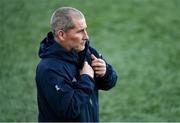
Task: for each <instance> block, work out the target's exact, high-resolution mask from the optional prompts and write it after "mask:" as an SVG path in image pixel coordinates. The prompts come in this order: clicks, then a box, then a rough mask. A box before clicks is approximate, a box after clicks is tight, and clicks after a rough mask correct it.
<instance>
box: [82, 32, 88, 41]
mask: <svg viewBox="0 0 180 123" xmlns="http://www.w3.org/2000/svg"><path fill="white" fill-rule="evenodd" d="M83 39H85V40H87V39H89V36H88V33H87V31H84V37H83Z"/></svg>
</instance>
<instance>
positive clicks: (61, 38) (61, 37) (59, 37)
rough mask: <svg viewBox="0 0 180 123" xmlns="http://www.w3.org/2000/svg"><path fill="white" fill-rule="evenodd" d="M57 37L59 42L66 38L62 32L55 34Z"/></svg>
mask: <svg viewBox="0 0 180 123" xmlns="http://www.w3.org/2000/svg"><path fill="white" fill-rule="evenodd" d="M57 37H58V39H59V40H60V41H64V40H65V37H66V33H65V32H64V31H63V30H59V31H58V32H57Z"/></svg>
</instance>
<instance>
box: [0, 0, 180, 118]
mask: <svg viewBox="0 0 180 123" xmlns="http://www.w3.org/2000/svg"><path fill="white" fill-rule="evenodd" d="M60 6H72V7H76V8H78V9H80V10H81V11H83V12H84V14H85V16H86V19H87V24H88V32H89V36H90V39H91V45H93V46H94V47H95V48H97V49H98V50H99V51H100V52H101V53H102V55H103V56H104V57H105V58H106V59H107V61H108V62H109V63H111V64H112V65H113V66H114V68H115V69H116V71H117V73H118V76H119V80H118V83H117V85H116V87H115V88H113V89H112V90H111V91H107V92H104V91H100V120H101V121H180V16H179V12H180V1H179V0H102V1H100V0H96V1H93V0H53V1H50V0H29V1H28V0H1V1H0V22H1V26H0V30H1V33H0V37H1V41H0V121H37V102H36V85H35V79H34V78H35V70H36V65H37V63H38V61H39V58H38V55H37V52H38V47H39V43H40V41H41V40H42V38H43V37H44V36H45V35H46V33H47V32H48V31H49V30H50V28H49V20H50V17H51V14H52V13H53V11H54V10H55V9H57V8H58V7H60Z"/></svg>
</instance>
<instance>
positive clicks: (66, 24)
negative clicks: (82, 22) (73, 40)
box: [50, 7, 84, 34]
mask: <svg viewBox="0 0 180 123" xmlns="http://www.w3.org/2000/svg"><path fill="white" fill-rule="evenodd" d="M83 18H84V15H83V14H82V12H81V11H79V10H77V9H75V8H72V7H61V8H59V9H57V10H56V11H55V12H54V13H53V15H52V17H51V21H50V25H51V29H52V32H53V34H56V32H57V31H59V30H63V31H64V32H68V31H69V30H70V29H72V28H74V23H73V20H74V19H83Z"/></svg>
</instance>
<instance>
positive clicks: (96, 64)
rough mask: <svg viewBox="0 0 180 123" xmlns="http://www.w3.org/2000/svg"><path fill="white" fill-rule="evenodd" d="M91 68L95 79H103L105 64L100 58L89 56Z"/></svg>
mask: <svg viewBox="0 0 180 123" xmlns="http://www.w3.org/2000/svg"><path fill="white" fill-rule="evenodd" d="M91 58H92V68H93V70H94V72H95V74H96V76H97V77H103V76H104V75H105V74H106V63H105V61H104V60H102V59H100V58H96V56H95V55H93V54H91Z"/></svg>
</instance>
